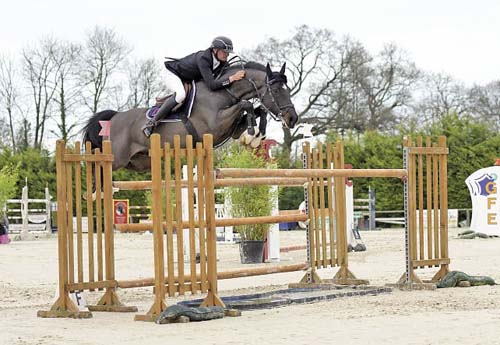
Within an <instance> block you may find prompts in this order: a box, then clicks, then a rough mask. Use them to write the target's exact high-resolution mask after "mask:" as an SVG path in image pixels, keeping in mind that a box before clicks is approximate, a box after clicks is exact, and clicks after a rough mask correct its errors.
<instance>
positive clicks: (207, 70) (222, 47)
mask: <svg viewBox="0 0 500 345" xmlns="http://www.w3.org/2000/svg"><path fill="white" fill-rule="evenodd" d="M232 52H233V42H232V41H231V40H230V39H229V38H227V37H224V36H218V37H215V38H214V39H213V41H212V45H211V46H210V48H208V49H206V50H200V51H199V52H196V53H193V54H190V55H188V56H186V57H183V58H182V59H178V60H168V61H165V67H166V68H167V77H166V78H165V80H166V85H167V88H168V89H170V90H172V91H173V95H172V96H171V97H169V98H167V99H166V100H165V102H164V103H163V105H162V106H161V107H160V109H159V110H158V112H157V113H156V114H155V116H154V118H153V119H151V120H148V121H147V122H146V125H145V126H144V127H143V131H144V134H145V135H146V136H147V137H149V136H150V135H151V133H153V130H154V128H155V127H156V125H157V124H158V122H159V121H160V120H161V119H162V118H164V117H165V116H166V115H167V114H168V113H170V112H171V111H172V109H173V108H174V107H175V106H176V105H178V104H180V103H182V101H184V99H185V98H186V91H185V90H184V85H183V83H182V82H183V81H184V82H190V81H192V80H194V81H198V80H202V79H203V81H204V82H205V84H206V85H207V86H208V88H209V89H210V90H212V91H215V90H218V89H221V88H223V87H225V86H228V85H229V84H231V83H232V82H235V81H237V80H241V79H243V78H244V77H245V72H244V71H238V72H236V73H234V74H233V75H231V76H230V77H229V78H228V79H215V76H216V75H217V74H218V73H219V72H220V71H221V70H222V68H223V67H224V66H225V65H226V64H227V57H228V55H229V53H232Z"/></svg>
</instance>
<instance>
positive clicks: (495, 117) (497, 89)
mask: <svg viewBox="0 0 500 345" xmlns="http://www.w3.org/2000/svg"><path fill="white" fill-rule="evenodd" d="M469 101H470V112H471V113H472V114H473V115H475V116H477V117H479V118H480V119H481V120H484V121H486V122H488V123H490V124H491V125H493V126H495V128H497V129H500V80H496V81H492V82H490V83H488V84H486V85H485V86H480V85H475V86H474V87H472V88H471V90H470V91H469Z"/></svg>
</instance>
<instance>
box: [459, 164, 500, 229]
mask: <svg viewBox="0 0 500 345" xmlns="http://www.w3.org/2000/svg"><path fill="white" fill-rule="evenodd" d="M499 176H500V166H493V167H489V168H484V169H480V170H478V171H476V172H475V173H473V174H472V175H470V176H469V177H468V178H467V179H466V180H465V183H466V184H467V187H469V192H470V197H471V199H472V220H471V224H470V227H471V229H472V230H474V231H476V232H482V233H485V234H487V235H500V202H499V193H498V187H499V186H498V183H499V179H498V178H499Z"/></svg>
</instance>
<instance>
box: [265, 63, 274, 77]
mask: <svg viewBox="0 0 500 345" xmlns="http://www.w3.org/2000/svg"><path fill="white" fill-rule="evenodd" d="M266 74H267V76H268V78H271V77H272V75H273V71H271V66H269V62H268V63H267V65H266Z"/></svg>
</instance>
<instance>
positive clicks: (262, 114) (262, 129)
mask: <svg viewBox="0 0 500 345" xmlns="http://www.w3.org/2000/svg"><path fill="white" fill-rule="evenodd" d="M254 114H255V117H258V118H259V119H260V121H259V133H260V135H262V136H265V135H266V127H267V111H265V110H264V108H262V107H257V108H255V109H254Z"/></svg>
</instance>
